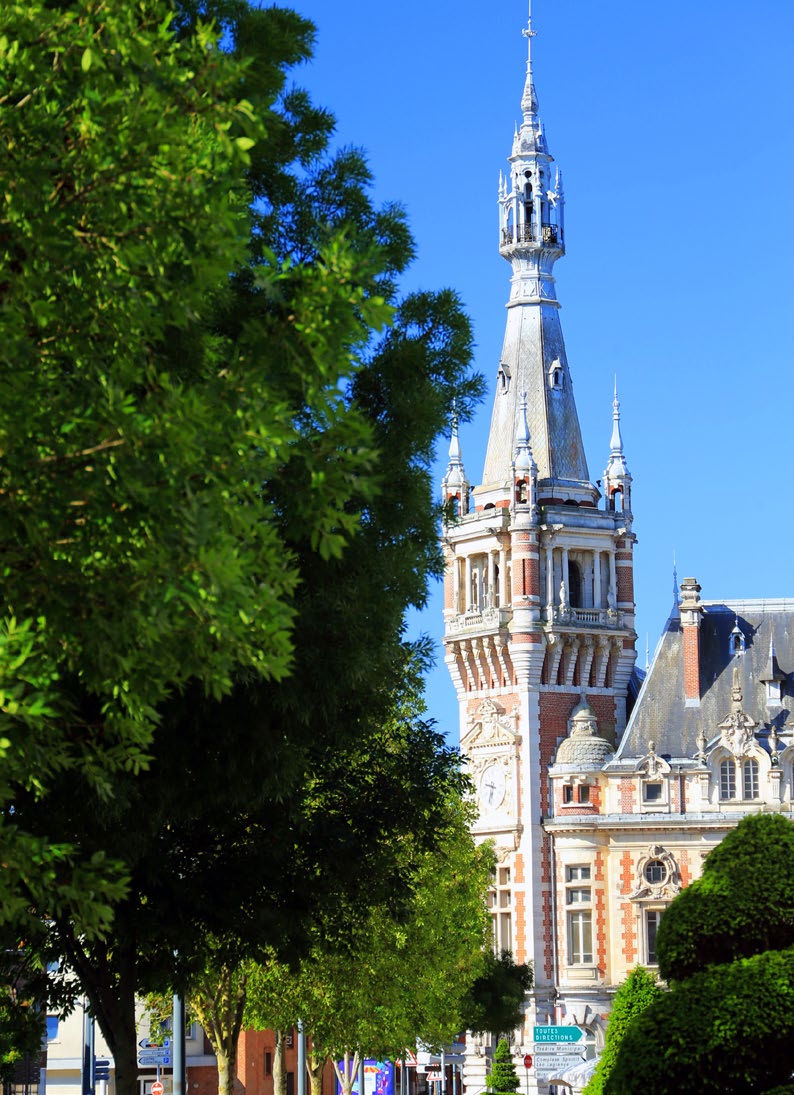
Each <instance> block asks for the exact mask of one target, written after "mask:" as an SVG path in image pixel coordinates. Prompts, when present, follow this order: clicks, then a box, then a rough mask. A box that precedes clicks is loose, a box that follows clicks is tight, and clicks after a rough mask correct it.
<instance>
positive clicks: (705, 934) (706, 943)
mask: <svg viewBox="0 0 794 1095" xmlns="http://www.w3.org/2000/svg"><path fill="white" fill-rule="evenodd" d="M792 867H794V826H792V825H791V824H789V822H788V821H786V819H785V818H783V817H781V816H780V815H779V814H758V815H755V816H754V817H752V818H748V819H747V820H746V821H744V822H742V824H741V825H739V826H738V828H736V829H735V830H734V831H733V832H731V833H729V834H728V836H727V837H726V838H725V839H724V840H723V841H722V843H721V844H718V845H717V847H716V848H714V849H713V851H711V852H710V853H709V855H708V857H707V858H706V861H705V863H704V865H703V875H702V877H701V878H699V879H697V881H695V882H693V884H692V885H691V886H689V887H688V888H687V889H686V890H684V891H683V893H681V894H679V896H678V897H677V898H676V900H675V901H674V902H673V904H672V905H671V906H670V908H669V909H668V910H667V912H666V913H665V914H664V916H663V917H662V921H661V924H660V926H659V935H658V938H657V949H658V954H659V972H660V974H661V976H662V977H664V978H665V979H666V980H667V981H670V982H671V983H673V982H677V981H681V980H683V979H684V978H686V977H690V976H691V975H692V974H693V973H697V972H699V971H702V970H705V969H706V968H707V967H709V966H711V965H714V964H715V963H722V962H729V961H731V960H732V959H734V958H747V957H750V956H751V955H753V954H758V953H760V952H761V951H767V950H782V949H784V948H785V947H790V946H792V945H794V881H792V873H791V872H792Z"/></svg>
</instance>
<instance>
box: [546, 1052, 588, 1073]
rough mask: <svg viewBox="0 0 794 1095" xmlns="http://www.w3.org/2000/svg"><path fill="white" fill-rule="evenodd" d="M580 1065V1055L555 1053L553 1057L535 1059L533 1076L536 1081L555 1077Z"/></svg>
mask: <svg viewBox="0 0 794 1095" xmlns="http://www.w3.org/2000/svg"><path fill="white" fill-rule="evenodd" d="M581 1063H582V1057H581V1055H580V1054H568V1053H555V1054H554V1056H548V1057H536V1058H535V1075H536V1076H537V1077H538V1079H542V1078H543V1077H545V1076H552V1075H554V1076H556V1075H559V1073H561V1072H565V1070H566V1069H568V1068H575V1067H576V1065H580V1064H581Z"/></svg>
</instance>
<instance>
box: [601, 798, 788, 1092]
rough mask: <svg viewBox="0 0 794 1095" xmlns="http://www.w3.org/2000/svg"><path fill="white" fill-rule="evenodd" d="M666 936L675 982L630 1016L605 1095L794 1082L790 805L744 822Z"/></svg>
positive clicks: (712, 857) (677, 910) (664, 956)
mask: <svg viewBox="0 0 794 1095" xmlns="http://www.w3.org/2000/svg"><path fill="white" fill-rule="evenodd" d="M767 894H768V896H769V900H768V901H767ZM657 942H658V951H659V964H660V970H661V971H662V973H663V974H666V976H667V977H669V978H670V980H671V988H670V991H669V992H668V993H665V994H664V995H663V996H662V997H661V998H660V999H659V1000H657V1001H656V1002H654V1003H653V1004H651V1005H650V1006H649V1007H648V1008H647V1009H646V1010H645V1011H643V1013H642V1014H641V1015H639V1016H637V1017H636V1018H635V1019H634V1020H633V1021H632V1022H631V1023H630V1024H629V1026H628V1028H627V1029H626V1031H625V1035H624V1038H623V1040H622V1042H621V1045H620V1050H619V1053H618V1059H617V1062H616V1064H615V1066H614V1069H613V1070H612V1073H611V1075H610V1076H609V1078H608V1080H607V1082H606V1084H605V1086H604V1093H605V1095H640V1093H641V1092H646V1091H649V1090H652V1091H654V1092H658V1093H659V1095H666V1093H668V1092H669V1093H670V1095H672V1093H673V1092H680V1091H681V1090H693V1089H696V1090H698V1091H699V1092H713V1093H715V1095H717V1093H718V1092H719V1093H728V1095H731V1093H735V1095H740V1093H744V1092H749V1091H752V1092H754V1093H756V1092H757V1093H759V1095H760V1093H763V1092H768V1091H771V1090H772V1089H778V1088H780V1087H781V1085H782V1086H783V1088H784V1089H785V1085H786V1084H789V1085H791V1078H792V1075H793V1074H794V1050H793V1049H792V1046H794V1009H793V1005H794V830H793V829H792V825H791V822H790V821H788V820H787V819H785V818H783V817H782V816H781V815H779V814H756V815H752V816H750V817H747V818H745V819H744V820H743V821H741V822H740V824H739V825H738V826H737V827H736V828H735V829H734V830H732V831H731V832H730V833H729V834H728V835H727V836H726V837H725V839H724V840H723V841H722V843H721V844H720V845H719V846H718V847H717V848H715V849H714V851H712V852H711V853H710V854H709V856H708V858H707V859H706V862H705V864H704V868H703V876H702V877H701V878H700V879H698V880H697V881H695V882H694V883H693V884H692V885H691V886H690V887H689V888H688V889H687V890H685V891H684V892H683V893H682V894H680V895H679V896H678V897H677V898H676V899H675V901H674V902H673V903H672V904H671V906H670V908H669V909H668V910H667V911H666V912H665V914H664V916H663V917H662V922H661V925H660V928H659V935H658V940H657Z"/></svg>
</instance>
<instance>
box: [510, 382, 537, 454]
mask: <svg viewBox="0 0 794 1095" xmlns="http://www.w3.org/2000/svg"><path fill="white" fill-rule="evenodd" d="M513 459H514V463H515V469H516V472H517V473H520V472H528V473H531V474H537V470H538V468H537V465H536V463H535V459H534V457H533V456H532V445H531V442H530V437H529V422H528V421H527V393H526V392H523V393H522V395H521V405H520V414H519V419H518V429H517V430H516V447H515V454H514V457H513Z"/></svg>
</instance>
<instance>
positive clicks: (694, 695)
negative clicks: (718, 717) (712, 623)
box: [678, 578, 703, 707]
mask: <svg viewBox="0 0 794 1095" xmlns="http://www.w3.org/2000/svg"><path fill="white" fill-rule="evenodd" d="M699 594H700V586H699V585H698V584H697V582H696V581H695V579H694V578H684V580H683V582H682V583H681V602H680V604H679V606H678V610H679V613H680V617H681V631H682V632H683V635H684V703H685V705H686V706H687V707H699V706H700V621H701V620H702V618H703V605H702V604H701V603H700V596H699Z"/></svg>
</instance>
